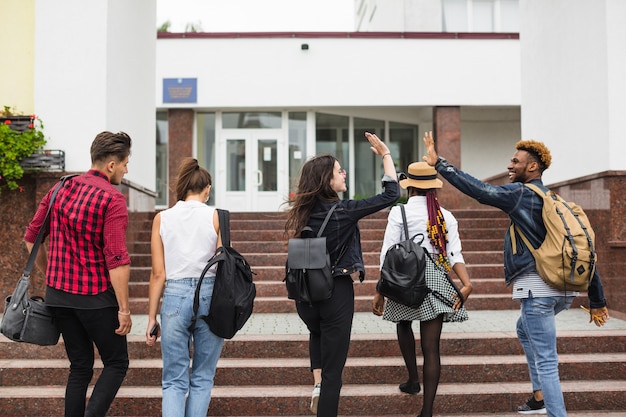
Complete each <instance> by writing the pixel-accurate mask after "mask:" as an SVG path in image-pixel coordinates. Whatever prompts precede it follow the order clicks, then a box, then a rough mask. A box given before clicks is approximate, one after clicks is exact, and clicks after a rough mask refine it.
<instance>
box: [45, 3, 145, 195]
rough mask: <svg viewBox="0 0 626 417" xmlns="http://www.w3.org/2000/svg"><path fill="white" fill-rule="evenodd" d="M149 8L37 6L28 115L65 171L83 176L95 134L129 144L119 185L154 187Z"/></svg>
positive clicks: (123, 5) (140, 5)
mask: <svg viewBox="0 0 626 417" xmlns="http://www.w3.org/2000/svg"><path fill="white" fill-rule="evenodd" d="M155 7H156V6H155V3H154V2H153V1H152V0H133V1H125V0H92V1H89V2H85V1H83V0H64V1H62V2H52V1H38V2H37V4H36V12H35V13H36V25H35V56H36V60H35V111H36V113H37V114H38V115H39V116H40V117H41V118H42V120H43V121H44V123H45V129H44V131H45V133H46V136H47V138H48V144H47V145H46V148H48V149H61V150H64V151H65V155H66V170H68V171H85V170H87V169H89V167H90V165H91V162H90V156H89V148H90V146H91V142H92V140H93V138H94V137H95V136H96V135H97V134H98V133H100V132H101V131H103V130H110V131H114V132H117V131H125V132H127V133H128V134H129V135H130V136H131V137H132V138H133V140H134V141H133V148H132V155H131V159H130V165H129V174H128V175H127V176H126V178H127V179H129V180H131V181H133V182H135V183H137V184H140V185H141V186H143V187H146V188H148V189H154V188H155V187H154V184H155V168H154V165H155V162H154V161H155V146H154V140H155V139H154V132H155V111H154V100H155V99H154V97H155V90H154V67H155V58H154V55H155V45H154V43H155V37H156V24H155V21H156V9H155Z"/></svg>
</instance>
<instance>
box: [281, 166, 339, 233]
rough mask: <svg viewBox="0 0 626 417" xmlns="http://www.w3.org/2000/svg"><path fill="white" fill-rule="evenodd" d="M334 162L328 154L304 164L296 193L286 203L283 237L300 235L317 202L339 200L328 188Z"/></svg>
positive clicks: (329, 187) (333, 191)
mask: <svg viewBox="0 0 626 417" xmlns="http://www.w3.org/2000/svg"><path fill="white" fill-rule="evenodd" d="M336 160H337V159H335V157H334V156H332V155H330V154H322V155H318V156H314V157H313V158H311V159H309V160H308V161H306V162H305V163H304V165H303V166H302V169H301V170H300V178H299V180H298V186H297V188H296V192H295V194H294V195H293V196H292V197H290V198H289V201H288V203H289V204H290V205H291V208H290V209H289V211H288V212H287V221H286V222H285V235H287V236H288V235H289V234H290V232H292V233H293V236H299V235H300V232H301V231H302V228H303V227H305V226H306V225H307V223H308V221H309V217H311V210H313V207H314V206H315V203H316V202H317V201H318V200H321V201H325V202H331V201H337V200H339V196H338V195H337V193H336V192H335V190H333V189H332V188H331V186H330V180H331V179H332V177H333V170H334V168H335V161H336Z"/></svg>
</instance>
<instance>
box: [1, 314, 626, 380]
mask: <svg viewBox="0 0 626 417" xmlns="http://www.w3.org/2000/svg"><path fill="white" fill-rule="evenodd" d="M493 313H494V314H496V313H497V312H493ZM253 317H254V316H253ZM133 320H134V322H136V323H137V322H140V321H139V320H138V319H137V318H136V317H135V318H134V319H133ZM381 320H382V319H381ZM470 320H471V316H470ZM463 325H464V324H463V323H460V324H459V326H463ZM389 326H390V330H391V331H390V332H389V333H353V334H352V337H351V341H350V350H349V353H348V357H349V358H367V357H374V358H390V357H399V355H400V353H399V350H398V342H397V339H396V335H395V332H394V331H393V323H389ZM446 326H447V325H446V324H444V330H446ZM244 329H245V328H244ZM143 330H144V329H139V330H138V331H139V333H141V334H131V335H129V336H127V338H128V350H129V356H130V358H131V360H141V359H160V357H161V350H160V343H158V342H157V344H156V345H155V346H152V347H151V346H148V345H146V341H145V336H143V334H142V333H143ZM557 336H558V337H557V349H558V352H559V355H577V354H583V355H585V354H586V355H588V356H589V357H591V356H594V355H596V354H598V355H623V354H626V330H620V329H616V330H607V329H602V330H564V331H559V332H558V334H557ZM415 337H416V340H417V341H418V343H417V350H418V354H419V351H420V347H419V331H416V332H415ZM159 340H160V339H159ZM308 340H309V339H308V335H307V334H253V333H251V332H248V333H240V334H237V335H236V336H235V337H234V338H233V339H230V340H226V341H225V342H224V348H223V349H222V355H221V359H250V358H257V359H259V358H264V359H276V358H284V359H293V358H306V355H307V352H308ZM590 352H593V354H590ZM522 354H523V351H522V348H521V346H520V344H519V341H518V340H517V335H516V334H515V330H514V328H512V329H511V331H489V329H485V332H454V331H451V332H448V331H444V332H443V333H442V335H441V355H442V356H446V357H448V358H450V357H454V356H459V357H463V356H465V355H470V356H472V355H474V356H478V355H482V356H483V357H484V358H488V357H490V355H495V356H507V355H512V356H515V355H522ZM96 355H97V354H96ZM0 358H2V359H3V360H7V361H19V360H43V359H50V360H55V359H62V360H65V361H66V355H65V348H64V345H63V339H62V338H61V340H60V341H59V343H58V344H57V345H55V346H45V347H42V346H35V345H31V344H26V343H17V342H12V341H10V340H9V339H7V338H6V337H4V336H2V335H0ZM221 359H220V360H221ZM623 366H624V365H622V369H623ZM0 385H2V384H1V383H0Z"/></svg>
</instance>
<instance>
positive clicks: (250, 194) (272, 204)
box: [215, 129, 288, 212]
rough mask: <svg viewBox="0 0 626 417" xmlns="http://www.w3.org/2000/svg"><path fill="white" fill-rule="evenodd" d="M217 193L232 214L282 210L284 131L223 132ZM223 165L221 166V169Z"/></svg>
mask: <svg viewBox="0 0 626 417" xmlns="http://www.w3.org/2000/svg"><path fill="white" fill-rule="evenodd" d="M222 138H223V140H221V141H220V145H221V146H220V148H221V149H222V151H221V152H220V154H219V155H221V157H218V160H217V165H218V170H217V171H218V173H219V174H221V175H220V176H219V177H218V178H216V179H215V183H216V185H218V187H217V188H216V190H215V193H216V197H217V200H218V202H219V204H218V206H219V207H223V208H226V209H228V210H231V211H270V212H275V211H279V210H281V209H282V207H281V205H282V203H283V202H284V201H285V199H286V196H287V193H288V188H287V183H288V181H287V175H288V174H287V166H286V165H287V162H286V161H287V158H286V157H285V152H286V151H285V150H284V149H283V148H284V147H285V144H284V141H283V140H282V134H281V132H280V131H278V132H277V131H267V130H263V131H250V130H248V129H247V130H245V131H241V130H237V131H223V135H222ZM220 165H221V166H220Z"/></svg>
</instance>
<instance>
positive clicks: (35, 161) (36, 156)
mask: <svg viewBox="0 0 626 417" xmlns="http://www.w3.org/2000/svg"><path fill="white" fill-rule="evenodd" d="M20 166H21V167H22V168H24V171H65V152H64V151H61V150H58V149H44V150H42V151H37V152H35V153H33V154H32V155H31V156H29V157H26V158H24V159H22V161H21V162H20Z"/></svg>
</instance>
